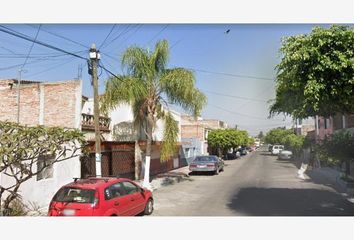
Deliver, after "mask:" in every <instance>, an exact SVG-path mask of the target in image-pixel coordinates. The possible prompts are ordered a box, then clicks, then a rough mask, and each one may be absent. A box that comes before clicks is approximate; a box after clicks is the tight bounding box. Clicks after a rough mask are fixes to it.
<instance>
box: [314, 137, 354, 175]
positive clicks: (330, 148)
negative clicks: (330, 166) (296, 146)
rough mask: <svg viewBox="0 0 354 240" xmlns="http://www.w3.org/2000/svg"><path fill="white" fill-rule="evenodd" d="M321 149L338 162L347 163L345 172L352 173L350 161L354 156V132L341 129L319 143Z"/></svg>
mask: <svg viewBox="0 0 354 240" xmlns="http://www.w3.org/2000/svg"><path fill="white" fill-rule="evenodd" d="M318 148H319V150H320V151H321V152H322V153H324V155H326V156H327V157H329V158H331V160H332V161H333V160H334V161H335V162H336V163H345V174H346V176H347V177H348V176H349V175H350V163H351V161H352V160H353V158H354V133H352V132H349V131H339V132H335V133H333V134H332V135H330V136H328V137H327V138H325V139H324V140H323V141H322V142H320V143H319V144H318Z"/></svg>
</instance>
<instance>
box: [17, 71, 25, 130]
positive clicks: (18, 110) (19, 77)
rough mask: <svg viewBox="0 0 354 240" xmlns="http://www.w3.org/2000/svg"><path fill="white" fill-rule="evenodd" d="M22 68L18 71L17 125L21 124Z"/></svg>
mask: <svg viewBox="0 0 354 240" xmlns="http://www.w3.org/2000/svg"><path fill="white" fill-rule="evenodd" d="M24 71H25V70H23V69H22V68H19V69H18V79H17V123H18V124H19V123H20V97H21V92H20V86H21V77H22V76H21V73H22V72H24Z"/></svg>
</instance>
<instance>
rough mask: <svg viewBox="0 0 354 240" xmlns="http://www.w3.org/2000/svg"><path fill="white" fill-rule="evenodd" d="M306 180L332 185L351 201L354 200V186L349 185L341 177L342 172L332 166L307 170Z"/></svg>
mask: <svg viewBox="0 0 354 240" xmlns="http://www.w3.org/2000/svg"><path fill="white" fill-rule="evenodd" d="M305 175H306V176H307V177H306V180H307V181H312V182H315V183H318V184H323V185H326V186H330V187H332V188H333V189H334V190H336V191H337V192H339V193H341V194H342V195H343V196H344V197H346V198H347V199H348V200H350V201H351V202H354V188H351V187H348V186H347V184H346V182H345V181H343V180H342V179H341V178H340V177H341V175H342V173H341V172H340V171H337V170H335V169H333V168H330V167H321V168H315V169H310V170H307V171H306V172H305Z"/></svg>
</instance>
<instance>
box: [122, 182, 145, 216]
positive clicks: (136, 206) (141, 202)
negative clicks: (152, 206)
mask: <svg viewBox="0 0 354 240" xmlns="http://www.w3.org/2000/svg"><path fill="white" fill-rule="evenodd" d="M122 184H123V186H124V189H125V191H126V193H127V197H128V201H129V210H128V211H129V215H131V216H135V215H137V214H139V213H141V212H142V211H144V208H145V198H144V195H143V194H142V192H141V188H140V187H139V186H137V185H135V184H134V183H132V182H129V181H124V182H122Z"/></svg>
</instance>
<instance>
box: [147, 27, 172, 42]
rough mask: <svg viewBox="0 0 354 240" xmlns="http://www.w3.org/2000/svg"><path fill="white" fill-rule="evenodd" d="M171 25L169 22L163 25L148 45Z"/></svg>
mask: <svg viewBox="0 0 354 240" xmlns="http://www.w3.org/2000/svg"><path fill="white" fill-rule="evenodd" d="M168 26H169V24H166V25H165V27H163V28H162V29H161V30H160V31H159V32H158V33H157V34H155V35H154V36H153V37H152V38H151V39H150V40H149V41H148V45H149V44H150V43H151V41H152V40H154V39H155V38H156V37H157V36H159V35H160V34H161V33H162V32H163V31H165V30H166V28H167V27H168Z"/></svg>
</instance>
